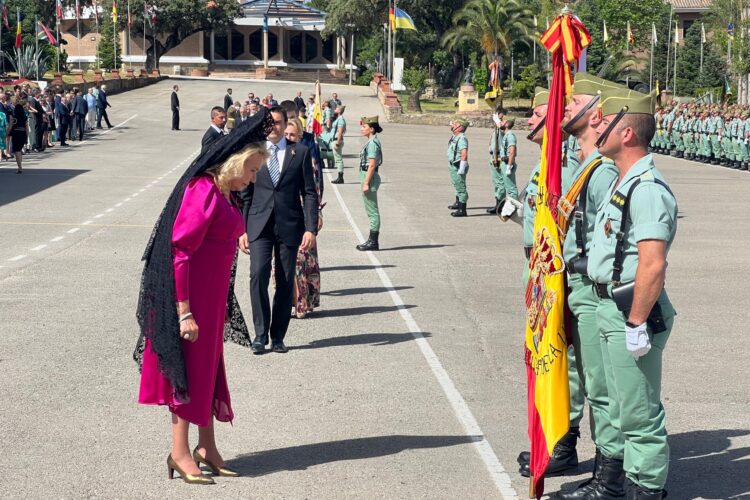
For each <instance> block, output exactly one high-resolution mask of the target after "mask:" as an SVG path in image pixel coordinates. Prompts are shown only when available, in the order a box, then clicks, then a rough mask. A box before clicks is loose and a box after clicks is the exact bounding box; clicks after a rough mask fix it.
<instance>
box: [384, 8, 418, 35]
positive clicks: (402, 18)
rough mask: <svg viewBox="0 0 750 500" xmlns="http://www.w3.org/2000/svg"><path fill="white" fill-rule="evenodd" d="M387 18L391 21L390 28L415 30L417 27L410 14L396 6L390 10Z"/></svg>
mask: <svg viewBox="0 0 750 500" xmlns="http://www.w3.org/2000/svg"><path fill="white" fill-rule="evenodd" d="M388 18H389V19H390V21H391V29H394V30H396V29H402V30H414V31H417V27H416V26H415V25H414V20H413V19H412V18H411V16H410V15H409V14H407V13H406V12H404V11H403V10H401V9H399V8H398V7H396V8H394V9H391V10H390V12H389V14H388Z"/></svg>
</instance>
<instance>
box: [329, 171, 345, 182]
mask: <svg viewBox="0 0 750 500" xmlns="http://www.w3.org/2000/svg"><path fill="white" fill-rule="evenodd" d="M343 183H344V174H342V173H340V172H339V176H338V177H337V178H336V179H335V180H332V181H331V184H343Z"/></svg>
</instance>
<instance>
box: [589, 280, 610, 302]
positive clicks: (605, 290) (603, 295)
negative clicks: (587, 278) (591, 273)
mask: <svg viewBox="0 0 750 500" xmlns="http://www.w3.org/2000/svg"><path fill="white" fill-rule="evenodd" d="M591 287H592V288H593V289H594V293H595V294H596V296H597V297H599V298H600V299H611V298H612V295H611V294H610V293H609V284H607V283H594V284H593V285H591Z"/></svg>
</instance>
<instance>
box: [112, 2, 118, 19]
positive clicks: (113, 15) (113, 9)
mask: <svg viewBox="0 0 750 500" xmlns="http://www.w3.org/2000/svg"><path fill="white" fill-rule="evenodd" d="M112 22H113V23H115V25H117V0H114V1H113V2H112Z"/></svg>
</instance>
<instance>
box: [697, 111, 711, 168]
mask: <svg viewBox="0 0 750 500" xmlns="http://www.w3.org/2000/svg"><path fill="white" fill-rule="evenodd" d="M711 123H712V120H711V117H710V116H708V115H707V114H705V113H704V115H703V116H702V117H701V119H700V124H699V126H698V133H699V135H700V144H701V156H702V157H703V158H702V161H703V163H708V162H710V161H711V155H712V152H711V132H710V130H711Z"/></svg>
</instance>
